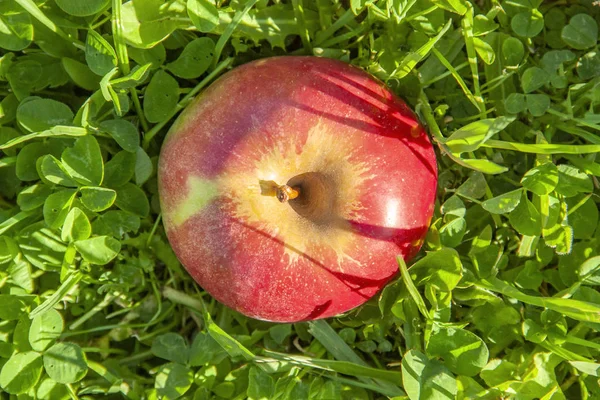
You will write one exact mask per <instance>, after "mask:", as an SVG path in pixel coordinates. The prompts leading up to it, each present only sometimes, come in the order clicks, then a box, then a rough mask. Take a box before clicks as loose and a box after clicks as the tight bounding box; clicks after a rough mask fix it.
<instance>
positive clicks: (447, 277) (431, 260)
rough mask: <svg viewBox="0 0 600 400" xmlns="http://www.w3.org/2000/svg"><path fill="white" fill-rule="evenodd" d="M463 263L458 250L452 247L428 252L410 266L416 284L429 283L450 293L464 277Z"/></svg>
mask: <svg viewBox="0 0 600 400" xmlns="http://www.w3.org/2000/svg"><path fill="white" fill-rule="evenodd" d="M462 269H463V265H462V262H461V261H460V256H459V254H458V252H457V251H456V250H454V249H450V248H442V249H440V250H438V251H433V252H430V253H427V255H426V256H425V257H423V258H422V259H420V260H419V261H417V262H416V263H414V264H413V265H412V266H411V267H410V274H411V277H412V278H413V281H414V283H415V285H418V286H420V285H423V284H428V285H431V286H432V287H434V288H435V289H437V290H439V291H441V292H446V293H450V292H451V291H452V290H453V289H454V288H455V287H456V285H458V282H459V281H460V280H461V278H462Z"/></svg>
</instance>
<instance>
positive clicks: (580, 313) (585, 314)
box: [476, 278, 600, 322]
mask: <svg viewBox="0 0 600 400" xmlns="http://www.w3.org/2000/svg"><path fill="white" fill-rule="evenodd" d="M476 285H477V286H479V287H481V288H483V289H487V290H491V291H493V292H496V293H501V294H504V295H506V296H509V297H512V298H514V299H516V300H518V301H521V302H523V303H526V304H531V305H533V306H537V307H542V308H547V309H549V310H553V311H556V312H558V313H561V314H563V315H565V316H567V317H570V318H573V319H575V320H577V321H586V322H600V305H598V304H594V303H588V302H585V301H580V300H573V299H561V298H555V297H539V296H531V295H528V294H525V293H523V292H521V291H520V290H519V289H517V288H515V287H513V286H511V285H509V284H508V283H506V282H504V281H502V280H500V279H498V278H489V279H487V280H482V281H480V282H478V283H477V284H476Z"/></svg>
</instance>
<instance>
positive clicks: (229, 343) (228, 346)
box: [163, 287, 255, 361]
mask: <svg viewBox="0 0 600 400" xmlns="http://www.w3.org/2000/svg"><path fill="white" fill-rule="evenodd" d="M163 296H164V297H165V298H167V299H169V300H171V301H172V302H174V303H177V304H181V305H185V306H186V307H189V308H191V309H193V310H195V311H197V312H198V313H199V314H200V315H201V316H202V318H204V324H205V325H206V328H207V330H208V333H209V334H210V336H211V337H212V338H213V339H214V340H215V341H216V342H217V343H219V344H220V345H221V347H223V349H224V350H225V351H226V352H227V353H228V354H229V355H230V356H231V357H243V358H244V359H245V360H247V361H250V360H253V359H254V357H255V356H254V353H252V352H251V351H250V350H248V349H247V348H246V347H245V346H244V345H242V344H241V343H240V342H238V341H237V340H235V339H234V338H233V337H231V336H230V335H229V334H228V333H227V332H225V331H224V330H223V329H222V328H221V327H220V326H218V325H217V324H216V323H215V322H214V321H213V319H212V317H211V316H210V313H209V312H208V310H207V308H206V305H205V304H204V301H202V299H201V298H194V297H191V296H189V295H187V294H185V293H182V292H180V291H178V290H175V289H173V288H170V287H165V288H163Z"/></svg>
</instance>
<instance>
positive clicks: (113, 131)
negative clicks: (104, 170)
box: [99, 119, 140, 153]
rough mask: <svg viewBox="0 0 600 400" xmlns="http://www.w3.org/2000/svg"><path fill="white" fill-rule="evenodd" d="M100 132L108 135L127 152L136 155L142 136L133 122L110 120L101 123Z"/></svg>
mask: <svg viewBox="0 0 600 400" xmlns="http://www.w3.org/2000/svg"><path fill="white" fill-rule="evenodd" d="M99 127H100V130H102V131H104V132H106V133H108V134H109V135H110V136H112V138H113V139H115V141H116V142H117V143H118V144H119V146H121V148H122V149H123V150H125V151H129V152H131V153H134V152H135V151H137V148H138V147H139V145H140V134H139V133H138V130H137V128H136V127H135V125H133V124H132V123H131V122H129V121H127V120H125V119H109V120H106V121H102V122H101V123H100V126H99Z"/></svg>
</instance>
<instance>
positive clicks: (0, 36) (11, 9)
mask: <svg viewBox="0 0 600 400" xmlns="http://www.w3.org/2000/svg"><path fill="white" fill-rule="evenodd" d="M32 40H33V25H32V24H31V17H30V16H29V13H28V12H27V11H25V10H24V9H23V8H22V7H21V6H19V5H18V4H17V3H16V2H12V1H3V2H0V47H1V48H3V49H5V50H9V51H19V50H23V49H25V48H27V47H29V45H30V44H31V42H32Z"/></svg>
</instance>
